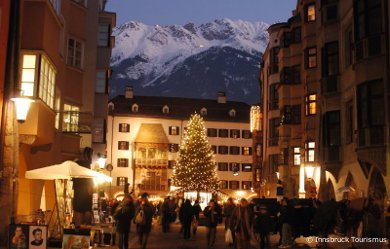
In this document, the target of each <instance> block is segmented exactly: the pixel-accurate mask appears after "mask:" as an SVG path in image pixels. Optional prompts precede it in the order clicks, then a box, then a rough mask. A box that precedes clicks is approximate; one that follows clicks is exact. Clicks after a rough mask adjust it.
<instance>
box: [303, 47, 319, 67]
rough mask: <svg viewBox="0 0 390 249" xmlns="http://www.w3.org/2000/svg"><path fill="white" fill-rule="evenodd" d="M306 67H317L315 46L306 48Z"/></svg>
mask: <svg viewBox="0 0 390 249" xmlns="http://www.w3.org/2000/svg"><path fill="white" fill-rule="evenodd" d="M305 54H306V68H315V67H317V48H316V47H310V48H306V50H305Z"/></svg>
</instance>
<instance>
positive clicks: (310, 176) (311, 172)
mask: <svg viewBox="0 0 390 249" xmlns="http://www.w3.org/2000/svg"><path fill="white" fill-rule="evenodd" d="M314 170H315V168H314V167H313V166H311V165H308V166H305V171H306V176H307V178H308V179H313V176H314Z"/></svg>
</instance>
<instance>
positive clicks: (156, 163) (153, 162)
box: [135, 158, 168, 169]
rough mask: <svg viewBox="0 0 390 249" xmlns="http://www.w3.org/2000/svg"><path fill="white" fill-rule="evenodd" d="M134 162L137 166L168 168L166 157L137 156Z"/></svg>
mask: <svg viewBox="0 0 390 249" xmlns="http://www.w3.org/2000/svg"><path fill="white" fill-rule="evenodd" d="M135 162H136V166H137V167H139V168H164V169H167V168H168V159H146V158H137V159H136V160H135Z"/></svg>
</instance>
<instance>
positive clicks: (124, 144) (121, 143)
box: [118, 141, 130, 150]
mask: <svg viewBox="0 0 390 249" xmlns="http://www.w3.org/2000/svg"><path fill="white" fill-rule="evenodd" d="M129 145H130V144H129V142H127V141H118V150H129Z"/></svg>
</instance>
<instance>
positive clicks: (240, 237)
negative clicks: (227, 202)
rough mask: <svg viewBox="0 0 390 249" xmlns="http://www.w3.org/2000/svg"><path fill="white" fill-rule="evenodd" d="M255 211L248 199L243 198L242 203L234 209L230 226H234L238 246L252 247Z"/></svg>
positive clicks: (239, 247) (240, 248)
mask: <svg viewBox="0 0 390 249" xmlns="http://www.w3.org/2000/svg"><path fill="white" fill-rule="evenodd" d="M252 221H253V211H252V210H251V208H250V207H249V203H248V201H247V200H246V199H244V198H243V199H241V201H240V204H239V205H238V206H237V207H236V208H235V209H234V211H233V215H232V217H231V221H230V226H231V227H234V231H235V236H236V248H237V249H247V248H250V240H251V231H252Z"/></svg>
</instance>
